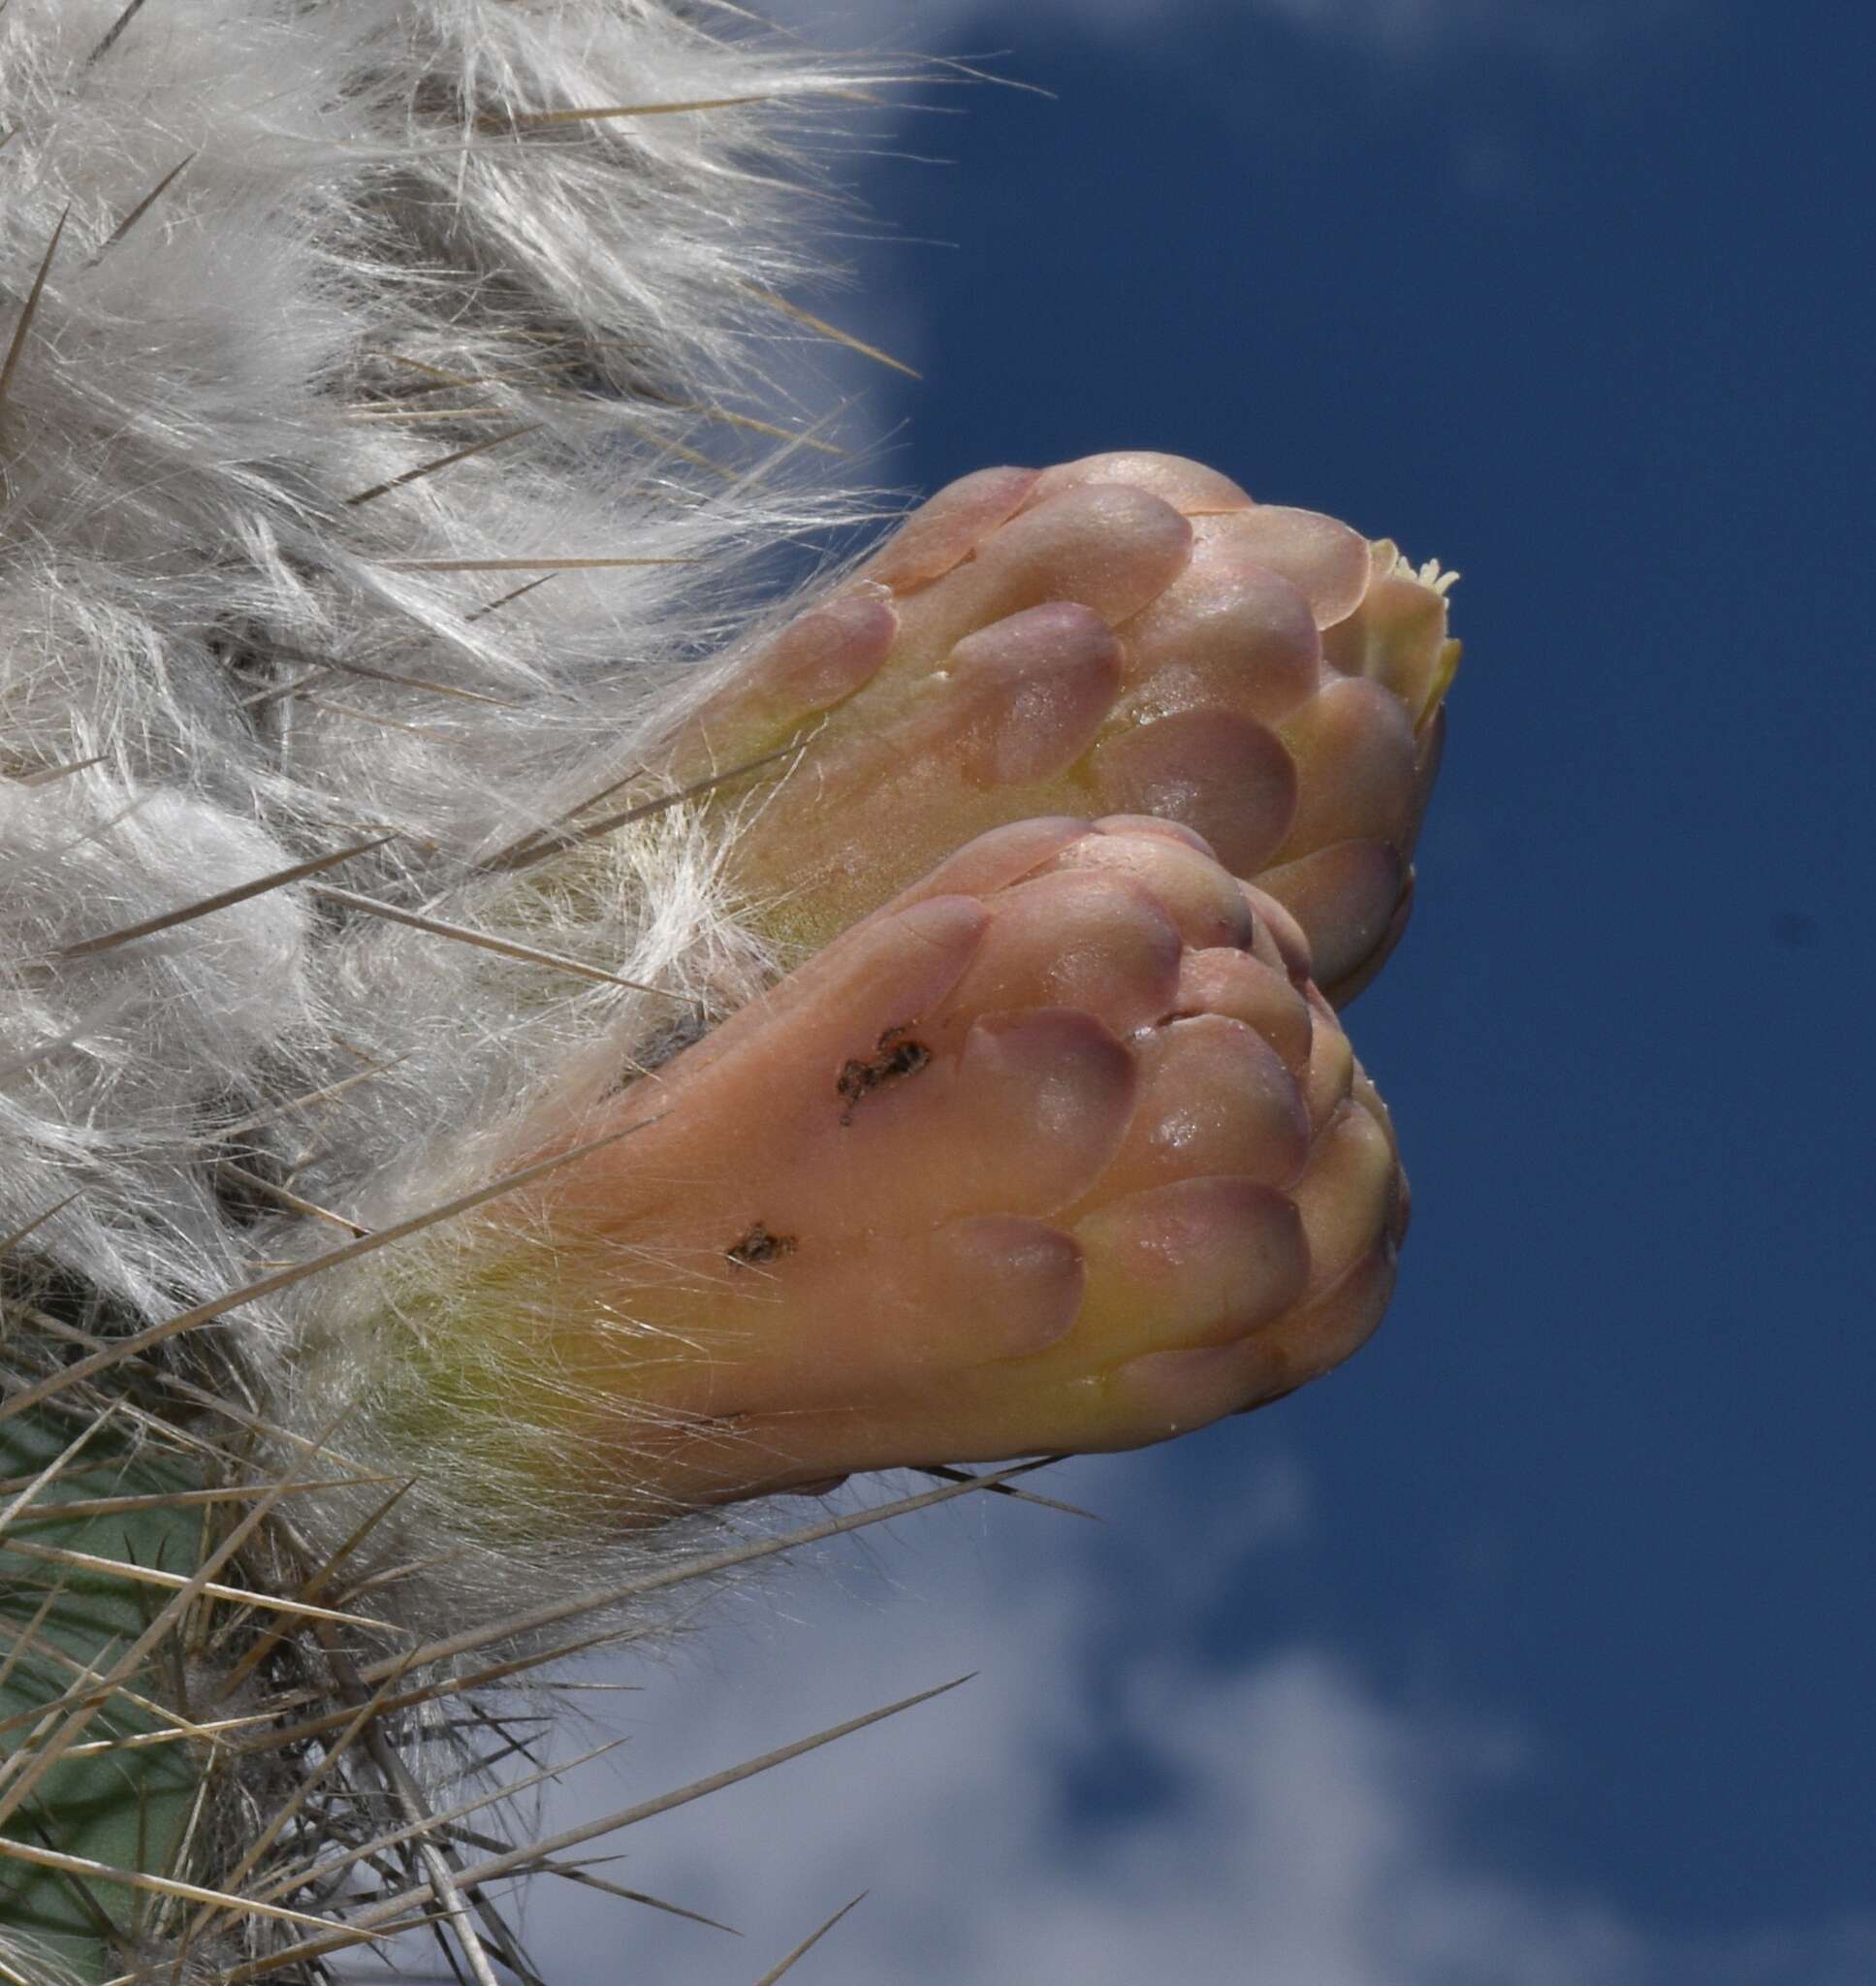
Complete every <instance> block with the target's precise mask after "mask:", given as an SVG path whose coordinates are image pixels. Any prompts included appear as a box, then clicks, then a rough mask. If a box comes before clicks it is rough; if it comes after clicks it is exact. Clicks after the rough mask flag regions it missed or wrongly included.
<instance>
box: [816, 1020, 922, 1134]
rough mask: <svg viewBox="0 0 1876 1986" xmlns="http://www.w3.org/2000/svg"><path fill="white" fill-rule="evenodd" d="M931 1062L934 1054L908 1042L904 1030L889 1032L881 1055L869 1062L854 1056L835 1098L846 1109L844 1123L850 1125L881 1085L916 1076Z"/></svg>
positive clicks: (844, 1070)
mask: <svg viewBox="0 0 1876 1986" xmlns="http://www.w3.org/2000/svg"><path fill="white" fill-rule="evenodd" d="M931 1059H932V1051H931V1049H929V1048H928V1047H927V1046H926V1045H925V1043H924V1042H923V1041H909V1040H907V1039H906V1030H905V1029H904V1028H888V1029H887V1030H886V1032H885V1033H884V1034H883V1035H881V1036H880V1037H879V1041H878V1052H877V1053H876V1054H875V1055H874V1057H873V1059H872V1060H871V1061H870V1062H863V1061H861V1060H860V1058H859V1057H858V1056H854V1057H853V1058H851V1059H850V1060H849V1061H848V1062H847V1063H845V1064H844V1066H843V1068H842V1070H841V1074H840V1079H839V1081H837V1082H836V1083H835V1085H834V1090H835V1094H836V1095H837V1096H839V1097H840V1098H841V1099H842V1100H843V1102H844V1103H845V1105H846V1108H845V1109H844V1110H843V1111H842V1112H841V1122H842V1123H843V1124H851V1123H852V1122H853V1113H854V1111H855V1110H857V1109H858V1108H859V1107H860V1104H861V1101H862V1099H864V1098H865V1097H867V1096H870V1095H871V1094H872V1092H873V1091H874V1090H876V1089H877V1088H878V1087H879V1085H880V1084H881V1083H883V1082H893V1081H895V1080H897V1079H898V1078H899V1077H900V1076H905V1075H916V1074H917V1073H918V1072H919V1071H920V1070H921V1069H923V1068H924V1067H925V1065H926V1064H927V1063H928V1062H929V1061H931Z"/></svg>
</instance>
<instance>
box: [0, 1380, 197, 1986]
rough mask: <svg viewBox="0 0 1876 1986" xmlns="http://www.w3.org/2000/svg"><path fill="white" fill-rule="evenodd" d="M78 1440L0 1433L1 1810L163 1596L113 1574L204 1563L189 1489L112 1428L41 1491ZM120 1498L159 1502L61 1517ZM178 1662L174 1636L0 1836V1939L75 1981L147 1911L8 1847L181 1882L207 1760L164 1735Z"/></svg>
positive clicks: (176, 1467)
mask: <svg viewBox="0 0 1876 1986" xmlns="http://www.w3.org/2000/svg"><path fill="white" fill-rule="evenodd" d="M71 1443H72V1424H71V1422H70V1421H69V1420H67V1419H65V1418H64V1417H61V1416H55V1415H53V1414H50V1413H43V1414H32V1413H26V1414H18V1415H15V1416H14V1417H13V1418H12V1419H10V1420H8V1421H6V1422H4V1423H0V1477H4V1478H5V1479H6V1482H7V1484H8V1486H9V1487H8V1488H7V1489H6V1490H5V1491H4V1492H3V1493H0V1799H3V1798H4V1796H5V1793H6V1790H7V1786H8V1783H9V1782H10V1781H12V1780H13V1779H14V1778H16V1776H17V1775H18V1774H19V1772H20V1771H21V1769H22V1768H23V1767H24V1765H25V1764H26V1762H27V1761H28V1759H29V1757H30V1754H31V1751H32V1748H33V1747H34V1746H35V1744H36V1743H37V1742H38V1741H39V1740H40V1739H41V1738H42V1737H44V1736H48V1735H49V1734H50V1732H51V1730H52V1729H54V1728H56V1726H57V1724H58V1722H59V1721H60V1719H61V1715H62V1714H61V1713H59V1712H53V1713H52V1714H50V1715H49V1717H48V1714H47V1708H46V1707H47V1706H48V1704H54V1703H57V1702H59V1701H61V1700H69V1699H71V1698H72V1697H73V1696H74V1695H75V1694H77V1693H81V1692H82V1689H83V1685H84V1682H85V1673H86V1672H87V1671H91V1672H99V1673H106V1672H109V1670H110V1668H111V1664H112V1662H113V1661H114V1660H115V1658H116V1657H117V1656H118V1655H120V1654H121V1653H122V1651H123V1650H125V1649H127V1648H128V1647H129V1646H130V1645H131V1644H132V1643H133V1642H135V1641H136V1639H137V1638H138V1636H139V1635H140V1634H142V1633H143V1631H144V1629H145V1628H146V1627H147V1626H148V1624H149V1619H150V1616H151V1613H152V1611H153V1609H154V1607H155V1606H157V1605H160V1604H161V1601H162V1599H163V1598H166V1597H167V1595H165V1594H161V1593H158V1592H157V1591H156V1589H155V1588H154V1587H152V1586H149V1585H146V1584H144V1583H143V1582H141V1581H139V1580H138V1579H137V1578H136V1577H134V1576H133V1575H130V1574H119V1573H115V1572H112V1571H111V1570H109V1569H108V1566H109V1565H110V1564H111V1563H116V1564H122V1565H126V1566H136V1567H139V1568H145V1569H154V1570H157V1571H162V1572H168V1573H172V1574H174V1573H182V1574H185V1575H186V1574H188V1573H191V1572H193V1571H194V1570H195V1568H196V1566H197V1564H198V1561H199V1559H200V1556H201V1547H202V1536H203V1511H202V1509H201V1507H200V1506H199V1505H197V1504H196V1503H195V1502H193V1501H181V1500H175V1499H177V1497H178V1492H183V1491H187V1490H189V1489H195V1488H197V1487H199V1485H198V1484H197V1482H196V1480H195V1479H194V1477H193V1476H192V1474H191V1472H190V1471H189V1470H188V1468H187V1467H186V1466H185V1465H183V1464H181V1463H180V1462H179V1461H178V1460H177V1459H176V1458H175V1457H171V1456H167V1455H158V1454H156V1453H155V1452H153V1451H151V1450H149V1449H147V1448H144V1449H143V1450H142V1451H139V1450H138V1449H137V1448H135V1447H134V1446H133V1444H132V1443H130V1442H129V1441H128V1440H126V1439H124V1438H123V1437H121V1436H118V1435H115V1434H113V1433H112V1432H111V1430H109V1429H108V1428H107V1429H105V1430H103V1431H101V1432H99V1433H97V1434H95V1435H94V1436H93V1437H92V1438H91V1439H89V1440H88V1441H86V1442H85V1444H84V1446H83V1449H82V1451H81V1452H80V1453H79V1454H78V1455H76V1456H75V1457H73V1458H72V1460H71V1461H70V1462H69V1463H68V1464H67V1465H66V1466H65V1467H63V1468H57V1469H55V1471H54V1473H53V1474H52V1475H51V1477H50V1479H49V1480H48V1481H47V1482H46V1483H45V1484H44V1485H43V1486H41V1487H39V1488H38V1489H33V1488H32V1486H33V1484H34V1483H35V1480H36V1479H37V1478H39V1477H40V1476H41V1475H42V1474H44V1473H45V1472H47V1471H48V1469H53V1468H54V1465H55V1464H56V1463H57V1462H58V1459H59V1457H60V1456H61V1455H62V1454H63V1453H64V1452H65V1451H66V1450H67V1449H68V1448H69V1447H70V1446H71ZM15 1486H16V1487H15ZM126 1497H140V1498H157V1499H162V1500H159V1501H155V1502H151V1503H147V1504H144V1505H143V1506H142V1507H139V1508H135V1509H130V1510H118V1511H112V1512H111V1513H109V1514H92V1515H85V1514H82V1513H81V1512H80V1513H79V1514H75V1515H73V1516H70V1517H62V1516H60V1515H59V1514H58V1513H59V1512H60V1510H61V1509H62V1508H64V1507H65V1506H67V1505H71V1504H87V1503H95V1502H96V1501H98V1500H100V1499H106V1498H109V1499H113V1500H114V1499H121V1498H126ZM16 1506H17V1508H16ZM91 1561H104V1564H102V1565H101V1564H98V1563H94V1562H91ZM173 1651H174V1652H173ZM180 1659H181V1657H180V1650H179V1647H177V1645H176V1643H175V1638H172V1640H171V1643H170V1644H169V1645H168V1646H166V1647H164V1648H160V1649H159V1650H156V1652H155V1653H154V1654H153V1656H152V1657H151V1659H150V1661H149V1663H148V1665H147V1666H146V1667H145V1669H144V1670H143V1672H142V1673H140V1674H138V1675H136V1676H134V1677H131V1678H129V1679H127V1680H126V1682H125V1684H124V1686H123V1687H121V1688H119V1689H117V1690H115V1691H114V1692H113V1693H112V1696H111V1701H110V1702H109V1703H108V1704H107V1705H106V1706H105V1708H104V1709H103V1710H102V1711H101V1712H100V1713H99V1714H98V1715H97V1716H96V1718H95V1719H94V1720H93V1721H92V1723H91V1724H90V1725H89V1727H88V1728H87V1729H86V1730H85V1732H84V1734H83V1738H84V1742H83V1745H82V1747H81V1748H75V1750H74V1752H73V1754H71V1755H68V1756H66V1757H64V1758H61V1759H60V1760H59V1761H58V1762H57V1763H56V1764H55V1765H53V1766H52V1768H51V1769H50V1770H49V1771H48V1773H47V1774H46V1776H45V1777H44V1778H42V1779H41V1780H40V1782H39V1784H38V1785H37V1786H36V1787H35V1788H34V1789H33V1791H32V1794H31V1795H30V1797H29V1798H28V1799H26V1800H25V1801H23V1802H22V1803H21V1804H20V1806H19V1808H18V1810H16V1812H15V1813H14V1814H12V1816H11V1817H10V1818H9V1819H8V1820H7V1821H6V1823H5V1825H4V1827H0V1925H5V1927H6V1929H7V1932H8V1935H9V1936H10V1937H11V1938H16V1939H20V1940H32V1941H34V1942H36V1943H38V1944H39V1945H41V1946H43V1947H44V1948H45V1951H46V1953H47V1955H48V1957H51V1958H56V1959H57V1960H58V1961H60V1962H62V1963H63V1965H64V1966H65V1967H66V1968H68V1969H69V1970H71V1972H72V1973H73V1974H74V1976H75V1977H78V1978H80V1979H86V1980H92V1979H98V1980H102V1979H104V1978H107V1977H109V1976H111V1974H112V1973H114V1972H118V1971H121V1970H123V1969H124V1967H123V1958H124V1954H125V1952H126V1950H127V1949H128V1948H130V1947H131V1946H133V1945H134V1944H135V1943H136V1942H137V1941H138V1939H139V1938H140V1936H141V1934H142V1933H143V1929H144V1918H145V1916H146V1914H147V1910H148V1907H149V1906H150V1904H151V1903H152V1901H153V1899H152V1898H151V1897H150V1896H149V1895H147V1894H144V1893H141V1892H140V1891H139V1890H137V1889H135V1888H133V1887H132V1886H130V1884H129V1883H127V1882H118V1881H112V1880H111V1878H110V1877H109V1876H108V1875H103V1874H89V1873H80V1872H79V1871H76V1870H74V1869H72V1868H70V1867H55V1866H46V1865H45V1864H43V1863H30V1862H27V1861H24V1860H21V1859H19V1858H18V1857H17V1856H16V1855H15V1854H12V1853H10V1852H9V1851H8V1844H9V1842H16V1843H19V1844H21V1845H22V1846H24V1847H26V1848H28V1849H30V1850H50V1851H51V1852H52V1853H53V1854H55V1855H57V1856H60V1857H70V1858H74V1859H75V1860H79V1859H81V1860H83V1861H85V1862H88V1863H92V1864H98V1865H102V1866H103V1868H104V1869H106V1870H123V1871H126V1872H134V1873H138V1874H143V1875H145V1876H155V1877H175V1876H177V1875H179V1874H183V1873H184V1872H183V1871H182V1870H181V1869H180V1868H179V1866H178V1865H179V1864H180V1863H181V1862H182V1860H183V1859H184V1854H185V1841H186V1835H187V1830H188V1824H189V1817H190V1813H191V1810H192V1808H193V1806H194V1803H195V1799H196V1794H197V1790H198V1787H199V1785H200V1783H201V1773H202V1760H201V1758H200V1757H199V1755H198V1751H199V1747H198V1746H197V1745H195V1744H194V1743H192V1742H190V1741H188V1740H186V1739H176V1738H175V1737H174V1736H173V1734H174V1733H175V1731H176V1730H177V1729H178V1728H179V1724H178V1723H177V1722H176V1721H175V1720H173V1716H172V1715H166V1714H165V1713H166V1711H169V1712H172V1713H174V1712H175V1711H179V1710H180V1708H181V1706H180V1703H179V1701H178V1679H179V1675H180V1667H179V1664H180Z"/></svg>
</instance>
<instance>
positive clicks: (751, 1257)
mask: <svg viewBox="0 0 1876 1986" xmlns="http://www.w3.org/2000/svg"><path fill="white" fill-rule="evenodd" d="M800 1246H801V1244H800V1242H798V1241H797V1240H796V1239H795V1237H794V1236H793V1235H792V1234H772V1233H769V1231H768V1229H767V1228H765V1227H764V1226H763V1225H762V1223H761V1222H760V1221H757V1222H756V1224H755V1226H754V1227H752V1228H751V1229H750V1230H749V1232H748V1233H747V1234H745V1235H744V1236H743V1238H742V1240H740V1241H739V1242H738V1243H737V1244H736V1246H735V1247H734V1248H729V1249H725V1250H724V1253H725V1254H726V1255H728V1257H729V1259H730V1260H731V1261H732V1262H733V1263H734V1264H735V1265H737V1267H738V1268H756V1267H759V1266H760V1265H762V1264H763V1263H765V1262H779V1261H780V1260H781V1258H782V1257H783V1256H784V1255H792V1254H794V1252H795V1250H796V1249H797V1248H799V1247H800Z"/></svg>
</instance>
